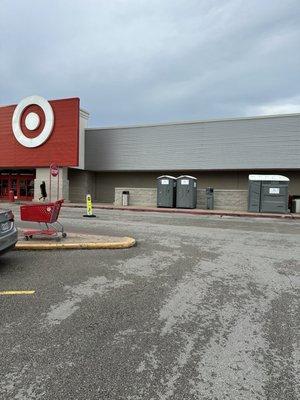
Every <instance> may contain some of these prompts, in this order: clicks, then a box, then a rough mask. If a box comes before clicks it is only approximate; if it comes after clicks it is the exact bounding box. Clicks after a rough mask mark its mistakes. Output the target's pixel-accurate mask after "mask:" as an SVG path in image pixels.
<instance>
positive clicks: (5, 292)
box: [0, 290, 35, 296]
mask: <svg viewBox="0 0 300 400" xmlns="http://www.w3.org/2000/svg"><path fill="white" fill-rule="evenodd" d="M34 293H35V290H3V291H0V296H10V295H18V294H21V295H22V294H23V295H27V294H34Z"/></svg>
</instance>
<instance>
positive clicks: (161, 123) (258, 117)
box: [85, 113, 300, 131]
mask: <svg viewBox="0 0 300 400" xmlns="http://www.w3.org/2000/svg"><path fill="white" fill-rule="evenodd" d="M284 117H300V113H291V114H270V115H257V116H251V117H250V116H249V117H228V118H212V119H203V120H196V121H176V122H159V123H149V124H132V125H115V126H97V127H94V128H86V129H85V130H86V131H95V130H102V129H103V130H107V129H131V128H147V127H149V128H150V127H155V126H172V125H189V124H199V123H210V122H227V121H243V120H256V119H267V118H284Z"/></svg>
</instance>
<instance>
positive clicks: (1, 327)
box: [0, 209, 300, 400]
mask: <svg viewBox="0 0 300 400" xmlns="http://www.w3.org/2000/svg"><path fill="white" fill-rule="evenodd" d="M96 214H97V218H95V219H93V220H92V221H91V220H88V221H87V220H86V219H84V218H82V210H80V209H76V210H75V209H64V210H63V212H62V219H61V221H62V222H63V223H64V225H65V228H66V231H67V232H74V233H89V234H97V235H98V234H99V235H111V236H134V237H135V238H136V239H137V246H136V247H133V248H130V249H126V250H101V251H99V250H95V251H94V250H88V251H80V250H75V251H68V252H61V251H51V252H38V253H36V252H26V253H24V252H13V253H8V254H6V255H4V256H3V257H1V258H0V290H21V289H22V290H31V289H33V290H35V294H34V295H32V296H0V358H1V360H2V362H1V365H0V377H1V379H0V398H1V399H62V398H64V399H66V400H67V399H87V400H89V399H114V400H117V399H126V400H139V399H143V400H145V399H149V400H150V399H155V400H156V399H158V400H166V399H176V400H177V399H178V400H179V399H180V400H183V399H184V400H186V399H191V400H194V399H201V400H202V399H204V400H210V399H215V400H219V399H234V400H235V399H243V400H244V399H245V400H246V399H247V400H248V399H251V400H252V399H268V400H277V399H278V400H279V399H280V400H281V399H288V400H290V399H291V400H296V399H298V398H299V397H300V391H299V379H298V378H297V373H298V374H299V362H300V359H299V337H298V340H297V334H298V333H299V325H300V324H299V318H300V317H299V316H300V313H299V288H300V247H299V244H300V222H297V221H288V220H284V221H281V220H271V219H264V220H259V219H255V220H252V219H247V218H236V217H235V218H230V217H223V218H219V217H211V216H210V217H205V216H185V215H164V214H156V213H147V214H143V213H133V212H125V211H108V210H107V211H106V210H96ZM16 215H17V217H18V212H17V209H16ZM19 226H24V227H25V226H26V227H28V224H24V225H23V224H19Z"/></svg>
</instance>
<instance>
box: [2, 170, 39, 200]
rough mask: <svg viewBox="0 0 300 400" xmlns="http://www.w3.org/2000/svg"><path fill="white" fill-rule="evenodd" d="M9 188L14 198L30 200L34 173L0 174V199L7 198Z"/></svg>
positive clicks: (32, 193) (32, 194)
mask: <svg viewBox="0 0 300 400" xmlns="http://www.w3.org/2000/svg"><path fill="white" fill-rule="evenodd" d="M10 190H13V192H14V197H15V200H27V201H28V200H29V201H30V200H32V199H33V196H34V174H15V173H12V174H10V173H8V174H2V175H0V200H4V201H5V200H8V199H9V192H10Z"/></svg>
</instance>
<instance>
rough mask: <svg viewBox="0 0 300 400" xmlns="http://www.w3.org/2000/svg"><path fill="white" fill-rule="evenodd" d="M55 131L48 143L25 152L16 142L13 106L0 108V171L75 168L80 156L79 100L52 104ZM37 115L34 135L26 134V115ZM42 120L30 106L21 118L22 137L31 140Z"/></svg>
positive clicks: (43, 122)
mask: <svg viewBox="0 0 300 400" xmlns="http://www.w3.org/2000/svg"><path fill="white" fill-rule="evenodd" d="M49 103H50V104H51V106H52V109H53V113H54V127H53V131H52V134H51V136H50V137H49V139H48V140H47V141H46V142H45V143H44V144H42V145H41V146H39V147H34V148H27V147H24V146H22V145H21V144H20V143H19V142H18V141H17V140H16V138H15V136H14V134H13V130H12V116H13V113H14V110H15V108H16V105H12V106H5V107H0V151H1V153H0V168H3V167H9V168H18V167H48V166H49V165H50V164H51V163H55V164H57V165H59V166H62V167H63V166H70V167H71V166H72V167H74V166H77V165H78V155H79V98H71V99H61V100H51V101H49ZM32 111H34V112H36V113H37V114H38V115H39V116H40V119H41V124H40V127H39V128H37V130H36V131H37V132H36V133H35V132H34V131H29V130H28V129H26V127H25V125H24V120H25V117H26V114H27V113H28V112H32ZM44 124H45V118H44V115H43V111H42V110H41V109H40V107H38V106H35V105H32V106H29V107H28V108H27V109H25V110H24V112H23V114H22V118H21V127H22V131H23V133H24V134H25V135H26V136H28V137H34V136H36V135H37V133H40V131H41V129H42V128H43V125H44Z"/></svg>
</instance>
